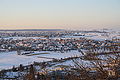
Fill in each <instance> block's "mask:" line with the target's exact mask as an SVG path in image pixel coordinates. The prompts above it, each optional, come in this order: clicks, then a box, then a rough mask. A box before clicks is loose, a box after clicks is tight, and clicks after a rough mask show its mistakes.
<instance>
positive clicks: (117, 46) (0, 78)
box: [0, 31, 120, 80]
mask: <svg viewBox="0 0 120 80" xmlns="http://www.w3.org/2000/svg"><path fill="white" fill-rule="evenodd" d="M36 33H37V35H35V34H36ZM38 33H39V34H38ZM107 34H110V33H108V32H102V31H101V32H100V31H82V32H81V31H50V32H49V31H48V32H46V31H45V32H44V31H41V32H12V33H10V32H9V33H4V34H3V32H2V33H1V39H0V55H1V61H0V64H1V71H0V80H47V79H49V80H57V79H61V80H67V79H68V78H69V80H73V78H76V80H87V79H88V78H89V80H94V79H93V77H94V76H97V75H98V74H99V75H100V76H97V77H96V78H99V79H103V78H105V79H112V78H113V79H115V78H119V77H120V75H119V73H120V72H119V58H120V56H119V53H120V39H119V34H117V35H114V36H113V37H112V38H110V39H108V35H107ZM2 35H4V36H6V37H2ZM8 35H9V36H8ZM51 35H52V36H51ZM111 35H113V34H111ZM103 36H104V39H103ZM106 36H107V37H106ZM115 36H116V37H115ZM93 37H96V38H97V37H99V40H98V39H94V38H93ZM101 37H102V39H101ZM117 37H118V38H117ZM2 56H3V57H4V56H6V58H8V60H9V59H10V62H9V61H7V60H6V59H4V58H3V57H2ZM16 61H18V62H16ZM8 62H9V63H10V64H9V65H5V66H4V65H2V64H8ZM13 64H14V65H13ZM79 73H82V74H79ZM72 74H74V75H72ZM78 74H79V75H78ZM86 74H87V75H86ZM105 74H106V75H105ZM68 76H71V77H68ZM102 76H103V78H102ZM95 80H96V79H95Z"/></svg>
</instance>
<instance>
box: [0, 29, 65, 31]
mask: <svg viewBox="0 0 120 80" xmlns="http://www.w3.org/2000/svg"><path fill="white" fill-rule="evenodd" d="M0 31H64V29H10V30H0Z"/></svg>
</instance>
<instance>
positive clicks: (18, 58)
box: [0, 51, 81, 70]
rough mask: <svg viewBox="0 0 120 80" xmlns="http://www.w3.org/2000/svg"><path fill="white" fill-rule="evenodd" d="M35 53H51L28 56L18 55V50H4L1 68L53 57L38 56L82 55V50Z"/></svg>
mask: <svg viewBox="0 0 120 80" xmlns="http://www.w3.org/2000/svg"><path fill="white" fill-rule="evenodd" d="M35 53H49V54H40V55H33V56H26V55H17V52H16V51H13V52H3V53H0V70H1V69H8V68H12V67H13V65H14V66H19V65H20V64H23V65H27V64H31V63H33V62H34V61H36V62H43V61H50V60H51V59H46V58H38V57H47V58H56V59H60V58H67V57H72V56H76V55H78V56H80V55H81V54H80V52H78V51H70V52H65V53H60V52H51V51H40V52H38V51H37V52H35Z"/></svg>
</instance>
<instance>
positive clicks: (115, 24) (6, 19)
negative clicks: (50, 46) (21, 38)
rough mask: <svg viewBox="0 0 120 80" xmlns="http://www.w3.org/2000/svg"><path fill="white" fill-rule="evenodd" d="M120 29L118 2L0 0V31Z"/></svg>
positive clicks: (119, 6)
mask: <svg viewBox="0 0 120 80" xmlns="http://www.w3.org/2000/svg"><path fill="white" fill-rule="evenodd" d="M101 28H115V29H120V0H0V29H101Z"/></svg>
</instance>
